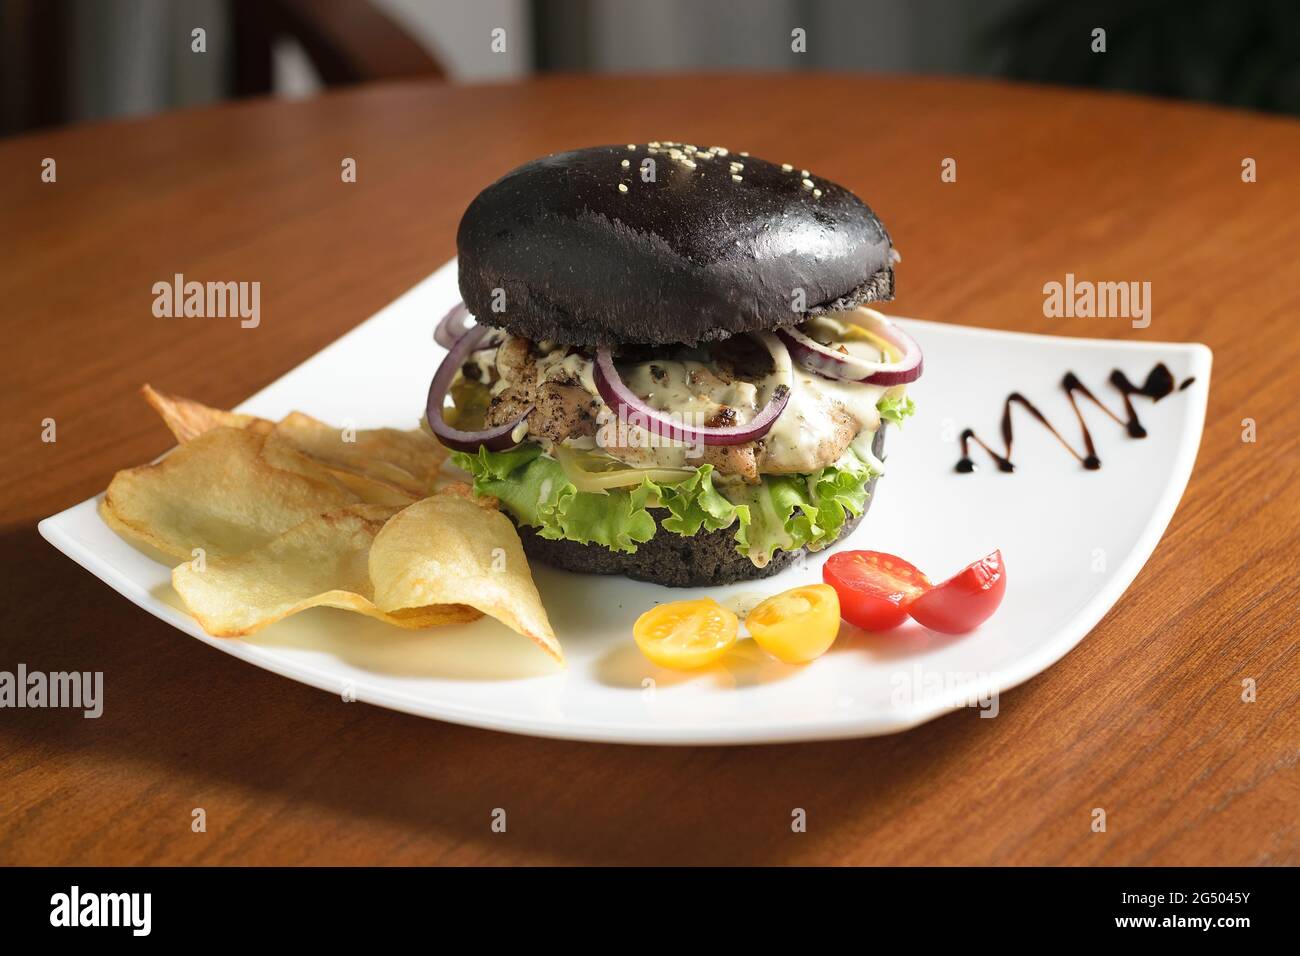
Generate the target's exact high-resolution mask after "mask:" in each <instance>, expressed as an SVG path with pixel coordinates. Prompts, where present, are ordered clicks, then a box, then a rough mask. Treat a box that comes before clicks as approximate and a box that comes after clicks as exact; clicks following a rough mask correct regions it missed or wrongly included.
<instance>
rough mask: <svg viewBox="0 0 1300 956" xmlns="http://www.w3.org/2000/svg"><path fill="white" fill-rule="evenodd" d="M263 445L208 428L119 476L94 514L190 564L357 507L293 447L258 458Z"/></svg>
mask: <svg viewBox="0 0 1300 956" xmlns="http://www.w3.org/2000/svg"><path fill="white" fill-rule="evenodd" d="M266 441H267V436H266V435H262V434H258V433H257V432H256V431H251V430H248V429H243V428H230V427H227V426H224V425H221V426H217V427H215V428H211V429H209V430H207V431H205V432H203V433H202V434H201V435H199V436H198V437H196V438H193V439H191V440H190V441H189V442H188V443H187V444H185V445H182V446H181V447H180V448H177V449H176V450H175V451H173V452H172V453H171V454H170V455H168V456H167V457H166V458H164V459H162V460H161V461H159V462H155V463H154V464H150V465H141V466H140V467H138V468H128V469H127V470H125V471H119V472H118V473H117V474H116V475H115V476H114V478H113V481H112V482H111V483H110V484H109V486H108V491H107V492H106V493H105V495H104V500H103V502H102V504H101V505H100V514H101V515H102V516H103V518H104V520H105V521H106V522H107V523H108V525H109V526H110V527H112V528H113V530H115V531H117V532H118V533H119V534H121V535H123V536H125V537H127V538H131V539H134V540H136V541H139V542H143V543H145V544H148V545H150V546H152V547H154V548H156V549H158V550H159V551H162V552H163V553H164V554H168V555H171V556H172V557H176V558H184V559H185V560H187V561H188V560H190V558H191V557H193V556H194V549H195V548H202V549H203V551H204V552H205V554H206V556H207V557H209V558H212V557H218V556H221V555H233V554H239V553H241V552H243V551H247V550H249V549H250V548H255V547H257V546H258V545H260V544H264V543H265V542H267V541H269V540H270V539H272V538H274V537H275V536H276V535H278V534H280V533H282V532H284V531H287V530H288V529H290V528H292V527H293V526H294V525H297V524H300V523H301V522H303V521H306V520H307V519H308V518H313V517H315V516H316V515H318V514H321V513H322V512H325V511H331V510H334V509H337V508H341V507H343V506H345V505H350V504H355V503H357V502H359V500H360V499H359V498H358V496H357V495H356V494H354V493H353V492H351V491H349V490H348V489H347V488H345V487H343V486H342V485H341V484H339V483H338V482H336V481H335V480H334V479H333V478H332V477H331V476H330V474H329V473H328V472H327V471H325V470H324V469H322V468H320V467H319V466H317V465H315V464H313V463H312V462H311V461H310V460H308V459H306V458H304V457H302V456H301V455H298V454H297V453H296V452H293V451H292V449H284V448H279V449H275V450H273V452H272V454H270V455H266V454H264V450H265V449H264V445H265V443H266Z"/></svg>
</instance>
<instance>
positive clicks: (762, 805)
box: [0, 74, 1300, 864]
mask: <svg viewBox="0 0 1300 956" xmlns="http://www.w3.org/2000/svg"><path fill="white" fill-rule="evenodd" d="M654 138H671V139H677V140H682V141H691V142H696V143H709V144H712V143H721V144H723V145H727V146H729V147H730V148H731V149H733V150H741V149H746V150H752V151H753V152H754V153H755V154H756V155H760V156H769V157H772V158H774V159H777V160H789V161H791V162H795V163H801V164H806V165H808V166H810V167H813V168H815V169H816V170H817V172H818V173H820V174H822V175H824V176H826V177H829V178H831V179H833V180H836V181H838V182H840V183H843V184H845V185H847V186H849V187H850V188H852V189H854V190H855V191H857V192H859V193H860V194H861V195H862V196H864V197H865V198H866V199H867V200H868V201H869V202H870V203H871V204H872V205H873V206H874V207H875V209H876V210H877V212H879V213H880V215H881V216H882V218H883V219H884V220H885V222H886V223H887V224H888V226H889V228H890V231H891V232H892V233H893V235H894V237H895V241H896V242H897V244H898V245H899V247H900V248H901V249H902V251H903V255H904V261H903V264H902V266H901V268H900V271H899V282H900V294H899V297H898V301H897V304H896V311H897V312H899V313H900V314H909V315H917V316H923V317H928V318H933V319H942V320H944V321H948V322H956V323H963V324H971V325H980V326H989V327H994V328H1002V329H1019V330H1025V331H1032V332H1043V331H1050V332H1055V333H1063V334H1070V335H1087V336H1095V335H1103V336H1113V337H1122V338H1130V337H1131V338H1140V339H1152V340H1175V341H1199V342H1204V343H1206V344H1208V345H1209V346H1210V347H1211V348H1212V349H1213V350H1214V354H1215V360H1214V361H1215V368H1214V379H1213V387H1212V390H1211V393H1210V410H1209V420H1208V422H1207V424H1206V429H1205V437H1204V440H1203V442H1202V446H1201V452H1200V458H1199V461H1198V463H1197V469H1196V473H1195V474H1194V475H1193V477H1192V481H1191V484H1190V486H1189V488H1188V491H1187V494H1186V496H1185V498H1184V499H1183V502H1182V504H1181V506H1180V507H1179V509H1178V513H1177V515H1176V516H1175V517H1174V520H1173V523H1172V525H1171V526H1170V528H1169V531H1168V532H1167V533H1166V535H1165V537H1164V540H1163V541H1162V542H1161V543H1160V545H1159V547H1158V548H1157V549H1156V552H1155V554H1154V556H1153V557H1152V559H1151V561H1150V562H1149V563H1148V564H1147V566H1146V568H1145V569H1144V570H1143V571H1142V573H1141V574H1140V575H1139V576H1138V578H1137V581H1136V582H1135V583H1134V584H1133V586H1132V587H1131V588H1130V589H1129V591H1128V593H1127V594H1126V595H1125V596H1124V598H1123V599H1122V600H1121V601H1120V602H1119V604H1118V606H1117V607H1116V608H1115V609H1114V610H1113V611H1112V612H1111V613H1110V614H1109V615H1107V617H1106V618H1105V620H1104V621H1102V623H1101V624H1100V625H1099V626H1098V627H1097V628H1096V630H1095V631H1094V632H1093V633H1092V634H1091V635H1090V636H1089V637H1088V638H1087V639H1086V640H1085V641H1084V642H1083V643H1082V644H1081V645H1080V646H1079V647H1078V648H1077V649H1076V650H1074V651H1073V652H1072V653H1070V654H1069V655H1068V656H1067V657H1066V658H1065V659H1064V660H1063V661H1061V662H1060V663H1059V664H1057V665H1056V666H1055V667H1053V668H1051V669H1050V670H1049V671H1047V672H1046V673H1045V674H1043V675H1041V676H1039V677H1038V678H1036V679H1034V680H1033V681H1031V682H1029V683H1028V684H1026V685H1024V686H1022V687H1020V688H1018V689H1016V690H1014V691H1012V692H1010V693H1008V694H1006V695H1005V696H1004V698H1003V700H1002V703H1001V707H1002V710H1001V716H1000V717H999V718H998V719H996V720H980V719H977V718H976V716H975V714H974V713H973V712H970V711H966V712H961V713H955V714H951V715H949V716H947V717H944V718H942V719H940V720H936V721H934V722H932V723H930V724H927V725H925V726H923V727H920V728H918V729H916V730H913V731H910V732H908V733H904V734H898V735H895V736H892V737H884V738H878V739H872V740H859V741H842V742H837V743H825V744H800V745H791V746H777V747H744V748H735V749H727V748H683V749H673V748H634V747H619V746H603V745H592V744H580V743H563V742H556V741H546V740H534V739H528V738H524V737H513V736H507V735H505V734H498V733H490V732H487V731H481V730H472V729H467V728H462V727H456V726H452V725H449V724H442V723H435V722H432V721H427V720H421V719H418V718H415V717H410V716H405V715H403V714H397V713H390V712H387V711H384V710H380V709H378V708H374V707H369V706H366V705H361V704H357V705H351V706H341V705H340V704H339V702H338V699H337V698H335V697H332V696H330V695H327V694H322V693H320V692H318V691H315V690H312V689H309V688H307V687H303V686H300V685H298V684H295V683H293V682H291V681H288V680H284V679H282V678H279V677H276V676H273V675H271V674H269V673H265V672H263V671H260V670H258V669H256V668H252V667H249V666H247V665H245V664H243V663H241V662H239V661H237V660H235V659H234V658H229V657H226V656H225V655H221V654H215V653H213V652H212V651H211V650H210V649H208V648H206V647H204V646H203V645H202V644H200V643H199V642H197V641H192V640H188V639H186V638H184V637H182V636H181V635H180V634H178V633H177V632H176V631H174V630H172V629H171V628H170V627H168V626H167V625H165V624H163V623H161V622H160V621H157V620H155V619H153V618H152V617H150V616H149V615H147V614H145V613H144V612H143V611H140V610H138V609H137V608H135V607H134V606H133V605H131V604H130V603H128V602H127V601H125V600H124V599H122V598H120V597H119V596H118V595H116V594H114V593H113V592H112V591H110V590H109V589H108V588H107V587H105V586H104V585H103V584H101V583H100V582H99V581H97V580H95V579H94V578H92V577H91V576H90V575H88V574H87V573H85V572H84V571H82V570H80V569H79V568H77V567H76V566H75V565H74V564H72V562H70V561H68V560H67V559H66V558H64V557H63V556H62V555H60V554H58V553H56V552H55V551H54V549H52V548H50V547H49V546H48V545H46V544H45V543H44V542H42V541H41V540H40V539H39V538H38V537H37V534H36V530H35V525H36V522H37V520H38V519H39V518H41V517H43V516H45V515H48V514H51V513H53V512H55V511H58V510H60V509H62V508H64V507H66V506H68V505H70V504H73V503H74V502H76V501H79V500H81V499H82V498H85V497H87V496H89V495H92V494H94V493H96V492H98V491H100V490H101V489H102V488H103V487H104V486H105V484H106V482H107V481H108V479H109V477H110V476H111V475H112V474H113V472H114V471H115V470H116V469H118V468H122V467H125V466H129V465H134V464H137V463H139V462H141V461H144V460H146V459H148V458H150V457H151V456H154V455H156V454H158V453H160V452H162V451H163V450H164V449H165V448H166V447H167V446H168V445H169V444H170V442H169V439H168V436H167V435H166V433H165V432H164V431H163V429H162V428H160V427H159V425H158V423H157V422H156V421H155V419H154V417H153V415H152V414H150V413H149V412H148V411H147V410H146V409H145V407H144V405H143V404H142V403H141V401H140V400H139V399H138V398H137V396H136V388H137V387H138V386H139V384H140V383H141V382H144V381H146V380H148V381H151V382H154V383H155V384H157V385H159V386H160V387H164V388H167V389H169V390H174V391H178V392H181V393H184V394H188V395H194V396H196V397H199V398H202V399H204V400H206V401H210V402H212V403H214V404H222V405H225V404H233V403H235V402H237V401H239V400H240V399H242V398H244V397H245V396H247V395H248V394H250V393H251V392H253V391H255V390H256V389H258V388H260V387H261V386H263V385H265V384H266V383H268V382H270V381H271V380H273V379H275V378H276V377H277V376H279V375H281V374H282V373H283V372H285V371H287V370H288V369H289V368H291V367H292V366H294V365H295V364H297V363H298V362H299V361H300V360H302V359H303V358H305V357H306V356H307V355H309V354H311V353H312V352H314V351H315V350H316V349H318V348H320V347H321V346H323V345H325V344H326V343H328V342H330V341H331V340H333V339H335V338H336V337H338V336H339V335H340V334H341V333H343V332H345V331H346V330H347V329H349V328H350V327H352V326H353V325H355V324H356V323H358V322H360V321H361V320H362V319H364V318H366V317H367V316H369V315H370V314H371V313H372V312H374V311H375V310H377V309H378V308H379V307H380V306H382V305H384V304H385V303H387V302H388V301H389V300H391V299H392V298H394V297H395V296H397V295H398V294H399V293H401V292H402V291H403V290H405V289H406V288H408V287H409V286H411V285H412V284H413V283H415V282H416V281H417V280H419V279H420V278H421V277H423V276H424V275H426V274H428V273H429V272H431V271H432V270H433V269H434V268H435V267H436V266H438V265H440V264H441V263H442V262H444V261H445V260H446V259H447V258H448V257H450V256H451V255H452V254H453V252H454V241H455V232H456V224H457V221H458V219H459V217H460V214H461V212H462V210H463V209H464V208H465V205H466V204H467V203H468V202H469V200H470V198H471V197H472V196H473V195H474V194H475V193H476V192H477V191H478V190H479V189H481V188H482V187H483V186H485V185H486V184H487V183H488V182H490V181H491V180H492V179H494V178H495V177H496V176H498V175H499V174H500V173H502V172H504V171H505V170H507V169H509V168H510V167H512V166H514V165H516V164H517V163H520V162H522V161H524V160H526V159H529V158H531V157H534V156H536V155H539V154H542V153H546V152H550V151H554V150H559V149H563V148H568V147H572V146H577V145H587V144H593V143H603V142H619V143H621V142H631V141H644V140H648V139H654ZM1297 156H1300V124H1297V123H1296V122H1295V121H1293V120H1287V119H1280V118H1272V117H1265V116H1257V115H1251V114H1247V113H1233V112H1224V111H1219V110H1214V109H1208V108H1203V107H1199V106H1190V105H1181V104H1175V103H1161V102H1156V101H1150V100H1140V99H1132V98H1127V97H1121V96H1097V95H1089V94H1084V93H1076V92H1068V91H1063V90H1054V89H1036V88H1024V87H1016V86H1008V85H1002V84H995V83H984V82H947V81H933V80H914V79H889V78H879V77H861V76H816V75H807V74H801V75H781V76H777V75H766V76H707V77H694V78H687V77H675V78H663V79H659V78H656V79H647V78H640V79H636V78H628V79H587V78H559V79H551V80H545V81H541V82H530V83H525V84H514V85H503V86H493V87H482V88H468V89H457V88H454V87H447V86H436V85H422V84H411V85H395V86H386V87H377V88H371V89H362V90H359V91H356V92H349V93H344V94H340V95H333V96H327V97H324V98H321V99H317V100H313V101H309V102H301V103H267V102H256V103H243V104H238V105H228V106H222V107H219V108H215V109H206V110H197V111H186V112H181V113H177V114H174V115H170V116H165V117H161V118H156V119H147V120H142V121H132V122H120V123H110V124H102V125H93V126H86V127H83V128H77V129H71V130H67V131H61V132H54V133H47V134H43V135H40V136H32V137H23V138H18V139H13V140H9V141H4V142H0V184H3V185H0V263H2V265H0V303H3V307H4V319H3V321H4V326H5V330H6V335H5V337H4V359H3V361H4V366H5V376H4V381H5V388H4V389H3V393H2V394H0V403H3V405H2V407H3V416H0V420H2V424H3V429H4V432H3V438H4V440H3V442H2V443H0V488H2V493H0V520H2V522H3V524H2V528H0V534H2V540H0V555H2V559H3V582H4V592H3V593H4V599H3V603H2V604H0V619H2V620H3V624H2V625H0V649H2V650H0V669H7V670H13V669H14V668H15V667H16V665H17V664H18V663H19V662H23V663H26V664H27V665H28V667H29V668H32V669H43V670H63V669H75V670H102V671H104V673H105V683H106V691H105V694H106V698H107V700H106V711H105V714H104V716H103V717H102V718H101V719H99V720H84V719H82V718H81V717H80V715H77V714H74V713H73V712H70V711H61V710H52V711H31V710H23V711H16V710H5V711H0V779H3V780H4V785H3V786H0V863H96V864H125V863H205V864H220V863H453V864H458V863H630V862H646V863H663V862H713V863H782V862H790V863H849V864H865V863H876V864H922V863H927V864H947V863H968V864H1006V863H1045V864H1091V863H1099V864H1179V863H1187V864H1199V863H1204V864H1216V863H1272V864H1278V863H1296V862H1300V831H1298V830H1297V824H1296V820H1297V807H1298V806H1300V783H1298V781H1297V774H1296V759H1297V742H1298V740H1300V733H1298V731H1300V707H1298V706H1297V691H1298V690H1300V670H1298V668H1297V654H1296V648H1297V641H1296V633H1297V586H1296V579H1297V560H1296V556H1297V554H1300V536H1298V535H1297V527H1298V525H1300V521H1298V520H1297V519H1298V518H1300V493H1297V490H1296V479H1297V466H1298V465H1300V455H1297V447H1298V439H1297V436H1298V435H1300V404H1298V403H1297V397H1300V377H1298V375H1297V371H1296V369H1297V365H1298V364H1300V266H1298V265H1297V263H1298V262H1300V256H1298V252H1300V215H1298V213H1300V201H1298V197H1300V166H1298V165H1297V163H1296V161H1295V160H1296V157H1297ZM45 157H51V158H54V159H55V160H56V161H57V176H58V180H57V183H55V184H45V183H42V182H41V180H40V172H41V165H40V164H41V161H42V159H43V158H45ZM344 157H353V158H355V159H356V161H357V164H358V174H359V175H358V182H357V183H356V184H354V185H345V184H343V183H341V182H340V176H339V170H340V162H341V161H342V159H343V158H344ZM945 157H952V158H955V159H956V160H957V169H958V177H957V182H956V183H944V182H941V180H940V175H939V173H940V163H941V161H942V160H943V159H944V158H945ZM1243 157H1253V158H1254V159H1255V160H1256V161H1257V163H1258V182H1256V183H1253V184H1246V183H1243V182H1242V179H1241V162H1242V159H1243ZM176 272H181V273H184V274H186V275H187V276H194V277H199V278H204V279H209V278H220V279H258V280H260V281H261V283H262V314H263V321H262V325H261V327H260V328H259V329H258V330H257V331H256V333H254V334H250V333H249V332H247V331H241V330H240V329H238V327H237V326H236V324H234V323H231V322H228V321H227V322H223V321H214V322H204V321H202V320H196V321H192V322H187V323H185V324H177V323H174V322H169V321H166V320H163V319H155V318H154V317H153V316H152V314H151V311H150V306H151V303H152V299H153V296H152V293H151V291H150V290H151V286H152V284H153V283H154V282H156V281H159V280H165V279H168V278H169V277H170V276H172V275H173V274H174V273H176ZM1066 272H1074V273H1076V274H1077V275H1079V276H1080V277H1089V276H1091V277H1098V278H1112V279H1125V280H1128V279H1135V280H1149V281H1151V283H1152V285H1153V303H1154V321H1153V322H1152V324H1151V326H1150V328H1148V329H1145V330H1135V329H1132V328H1130V326H1129V323H1128V322H1126V321H1122V320H1121V321H1114V320H1088V319H1058V320H1047V319H1044V318H1043V315H1042V284H1043V283H1044V282H1045V281H1048V280H1049V279H1053V278H1056V279H1060V278H1061V277H1062V276H1063V275H1064V274H1065V273H1066ZM45 418H53V419H55V420H56V422H57V428H58V431H57V436H58V440H57V442H56V443H53V444H49V443H43V442H42V441H41V429H42V425H41V423H42V420H43V419H45ZM1244 418H1252V419H1254V420H1255V421H1256V423H1257V428H1258V441H1257V442H1255V443H1243V441H1242V440H1241V432H1242V419H1244ZM1246 678H1253V679H1254V680H1255V682H1256V687H1257V694H1258V699H1257V700H1256V702H1254V703H1244V702H1243V701H1242V700H1241V694H1242V686H1241V685H1242V681H1243V680H1244V679H1246ZM196 807H202V808H204V809H205V810H206V813H207V832H206V833H193V832H191V827H190V823H191V812H192V810H193V809H194V808H196ZM495 807H505V808H508V812H509V821H510V823H509V831H508V833H507V834H504V835H502V834H494V833H493V832H492V831H491V829H490V822H491V817H490V814H491V812H492V810H493V808H495ZM794 807H803V808H805V809H806V811H807V813H808V820H809V825H808V831H807V833H804V834H793V833H791V830H790V826H789V821H790V813H791V809H792V808H794ZM1094 807H1104V808H1105V809H1106V811H1107V814H1108V829H1107V832H1106V833H1093V832H1091V828H1090V824H1091V821H1092V817H1091V811H1092V809H1093V808H1094Z"/></svg>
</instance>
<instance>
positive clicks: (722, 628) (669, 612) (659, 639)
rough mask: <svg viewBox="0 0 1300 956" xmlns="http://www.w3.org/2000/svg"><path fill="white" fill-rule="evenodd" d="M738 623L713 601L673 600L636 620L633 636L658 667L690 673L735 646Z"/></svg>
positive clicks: (707, 599) (637, 644) (735, 618)
mask: <svg viewBox="0 0 1300 956" xmlns="http://www.w3.org/2000/svg"><path fill="white" fill-rule="evenodd" d="M739 629H740V621H739V619H738V618H737V617H736V615H734V614H732V613H731V612H730V611H728V610H727V609H726V608H725V607H723V606H722V605H721V604H719V603H718V602H717V601H715V600H713V599H712V598H703V599H701V600H699V601H673V602H672V603H671V604H660V605H659V606H658V607H654V608H651V609H650V610H648V611H646V612H645V613H644V614H642V615H641V616H640V617H639V618H637V619H636V624H634V625H633V627H632V636H633V637H634V638H635V639H636V646H637V647H639V648H641V653H642V654H644V655H645V656H646V657H648V658H650V660H652V661H654V662H655V663H656V664H658V665H659V666H660V667H671V668H674V669H675V670H691V669H693V668H696V667H705V666H707V665H709V664H712V663H713V662H714V661H716V660H717V659H718V658H719V657H721V656H722V655H723V654H725V653H726V652H727V649H728V648H729V647H731V645H732V644H735V643H736V631H737V630H739Z"/></svg>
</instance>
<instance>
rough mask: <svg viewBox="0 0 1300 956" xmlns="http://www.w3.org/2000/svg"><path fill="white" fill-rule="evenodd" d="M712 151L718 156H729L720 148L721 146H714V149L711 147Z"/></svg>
mask: <svg viewBox="0 0 1300 956" xmlns="http://www.w3.org/2000/svg"><path fill="white" fill-rule="evenodd" d="M713 151H714V152H715V153H717V154H718V155H719V156H728V155H730V154H729V153H728V152H727V150H726V149H725V148H724V147H722V146H714V147H713Z"/></svg>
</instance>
